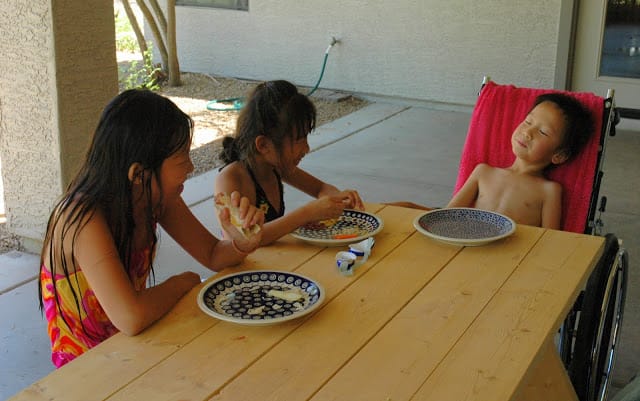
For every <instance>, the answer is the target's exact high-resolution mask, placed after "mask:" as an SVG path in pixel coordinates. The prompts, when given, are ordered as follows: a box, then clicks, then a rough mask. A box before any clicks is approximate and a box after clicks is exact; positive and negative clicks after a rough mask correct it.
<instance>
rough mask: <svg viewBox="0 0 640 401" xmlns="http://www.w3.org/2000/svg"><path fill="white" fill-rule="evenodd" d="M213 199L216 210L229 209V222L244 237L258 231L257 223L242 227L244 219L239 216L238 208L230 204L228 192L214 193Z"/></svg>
mask: <svg viewBox="0 0 640 401" xmlns="http://www.w3.org/2000/svg"><path fill="white" fill-rule="evenodd" d="M214 200H215V205H216V209H217V210H218V212H220V211H222V210H223V209H224V208H228V209H229V215H230V217H231V224H233V225H234V226H235V227H236V228H237V229H238V231H240V232H241V233H242V235H243V236H244V237H245V238H249V237H251V236H252V235H254V234H256V233H257V232H258V231H260V226H259V225H257V224H254V225H253V226H251V227H249V228H244V227H242V224H243V223H244V220H242V219H241V218H240V210H239V209H238V208H237V207H235V206H233V205H232V204H231V197H230V196H229V195H228V194H226V193H223V192H220V193H218V194H216V196H215V198H214Z"/></svg>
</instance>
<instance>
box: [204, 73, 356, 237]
mask: <svg viewBox="0 0 640 401" xmlns="http://www.w3.org/2000/svg"><path fill="white" fill-rule="evenodd" d="M315 123H316V109H315V106H314V105H313V103H311V101H310V100H309V98H308V97H307V96H305V95H303V94H302V93H300V92H298V89H297V88H296V87H295V85H293V84H292V83H290V82H288V81H282V80H280V81H268V82H263V83H261V84H259V85H257V86H256V88H255V89H254V90H253V91H252V92H251V94H250V95H249V97H248V98H247V99H246V102H245V105H244V107H243V108H242V111H241V112H240V116H239V117H238V123H237V126H236V131H235V134H234V136H230V137H226V138H224V141H223V150H222V152H221V155H220V158H221V159H222V160H223V161H224V162H225V166H224V167H223V168H221V169H220V173H219V174H218V176H217V177H216V182H215V191H214V192H215V193H218V192H227V193H231V192H232V191H239V192H240V193H242V194H244V195H246V196H247V197H248V198H249V200H251V202H253V204H254V205H255V206H256V207H258V208H260V209H262V211H263V212H264V214H265V225H264V227H263V235H262V242H261V245H266V244H269V243H271V242H273V241H275V240H277V239H278V238H280V237H282V236H284V235H286V234H288V233H290V232H292V231H293V230H295V229H296V228H298V227H300V226H302V225H304V224H307V223H310V222H314V221H319V220H325V219H331V218H336V217H338V216H340V214H342V211H343V210H344V209H345V208H349V209H363V205H362V200H361V199H360V196H359V195H358V192H357V191H355V190H344V191H340V190H339V189H338V188H336V187H335V186H333V185H330V184H327V183H326V182H324V181H321V180H319V179H318V178H316V177H314V176H312V175H311V174H309V173H307V172H305V171H304V170H302V169H300V168H298V164H299V163H300V160H302V158H303V157H304V155H306V154H307V153H308V152H309V145H308V143H307V135H308V134H309V133H310V132H311V131H312V130H313V129H314V128H315ZM283 181H284V182H285V183H287V184H289V185H291V186H293V187H295V188H297V189H299V190H300V191H303V192H305V193H307V194H309V195H310V196H312V197H314V198H315V199H314V200H313V201H311V202H309V203H307V204H305V205H303V206H301V207H300V208H298V209H296V210H293V211H290V212H289V213H287V214H285V213H284V210H285V208H284V196H283V185H282V182H283Z"/></svg>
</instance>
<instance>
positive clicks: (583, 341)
mask: <svg viewBox="0 0 640 401" xmlns="http://www.w3.org/2000/svg"><path fill="white" fill-rule="evenodd" d="M628 263H629V262H628V255H627V253H626V251H625V250H623V249H622V250H621V249H620V247H619V245H618V239H617V238H616V237H615V236H614V235H613V234H607V235H606V238H605V250H604V253H603V256H602V258H601V259H600V260H599V261H598V264H597V265H596V267H595V269H594V271H593V273H592V274H591V276H590V277H589V280H588V281H587V286H586V288H585V290H584V292H583V294H581V300H580V301H581V302H580V303H581V305H578V303H576V305H577V306H578V308H579V310H574V311H572V313H571V314H570V315H569V317H568V318H567V321H565V326H568V327H567V328H565V329H566V330H567V331H568V330H569V329H575V328H576V327H577V329H575V331H574V332H572V333H565V334H563V335H562V340H563V341H567V342H566V343H564V345H563V346H561V347H560V353H561V357H562V358H563V361H565V363H567V362H568V372H569V377H570V378H571V382H572V383H573V386H574V388H575V390H576V394H577V395H578V398H579V399H580V400H581V401H595V400H598V401H603V400H604V399H605V397H606V393H607V390H608V386H609V381H610V376H611V370H612V368H613V362H614V357H615V351H616V346H617V343H618V339H619V336H620V326H621V324H622V315H623V312H624V300H625V295H626V286H627V274H628V272H627V269H628ZM569 319H572V320H569Z"/></svg>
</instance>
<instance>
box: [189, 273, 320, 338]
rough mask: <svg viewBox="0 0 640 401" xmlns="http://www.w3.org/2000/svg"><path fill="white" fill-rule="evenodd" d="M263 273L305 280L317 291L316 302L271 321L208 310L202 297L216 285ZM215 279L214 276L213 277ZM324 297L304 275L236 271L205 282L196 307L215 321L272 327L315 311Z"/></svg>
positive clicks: (316, 285)
mask: <svg viewBox="0 0 640 401" xmlns="http://www.w3.org/2000/svg"><path fill="white" fill-rule="evenodd" d="M263 273H267V274H276V275H279V274H285V275H290V276H295V277H297V278H300V279H303V280H306V281H308V282H310V283H313V285H314V286H315V287H316V288H317V289H318V293H319V295H318V300H317V301H316V302H315V303H314V304H313V305H310V306H309V307H308V308H306V309H303V310H300V311H296V312H294V313H292V314H290V315H287V316H282V317H276V318H273V319H242V318H237V317H233V316H229V315H224V314H221V313H218V312H216V311H214V310H212V309H211V308H209V307H208V306H207V305H206V303H205V301H204V296H205V294H206V293H207V292H208V291H209V289H210V288H211V287H213V286H215V285H218V284H220V283H223V282H224V281H226V280H229V279H233V278H234V277H242V276H244V275H247V274H263ZM214 277H215V276H214ZM325 296H326V292H325V289H324V287H323V286H322V285H321V284H320V283H318V281H317V280H314V279H312V278H310V277H308V276H305V275H304V274H300V273H296V272H292V271H286V270H266V269H262V270H242V271H238V272H234V273H230V274H226V275H224V276H221V277H218V278H217V279H216V278H214V279H213V280H212V281H210V282H207V283H206V284H205V285H204V286H203V287H202V288H201V289H200V291H198V296H197V303H198V307H200V310H202V311H203V312H204V313H205V314H207V315H209V316H212V317H214V318H216V319H219V320H222V321H226V322H231V323H238V324H241V325H248V326H266V325H272V324H277V323H281V322H285V321H288V320H293V319H297V318H299V317H302V316H305V315H307V314H309V313H311V312H313V311H315V310H316V309H317V308H318V307H320V305H322V303H323V302H324V298H325Z"/></svg>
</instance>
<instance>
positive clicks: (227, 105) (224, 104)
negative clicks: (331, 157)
mask: <svg viewBox="0 0 640 401" xmlns="http://www.w3.org/2000/svg"><path fill="white" fill-rule="evenodd" d="M336 43H338V40H337V39H336V38H335V37H331V43H329V46H328V47H327V50H326V51H325V52H324V60H323V61H322V69H321V70H320V77H318V82H316V85H315V86H314V87H313V88H312V89H311V90H310V91H309V93H307V96H311V95H312V94H313V92H315V91H316V89H318V86H319V85H320V81H322V76H323V75H324V69H325V67H326V66H327V59H328V58H329V50H331V48H332V47H333V46H334V45H335V44H336ZM244 99H245V98H243V97H230V98H227V99H213V100H210V101H209V102H207V110H215V111H232V110H240V109H241V108H242V107H243V106H244Z"/></svg>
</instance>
